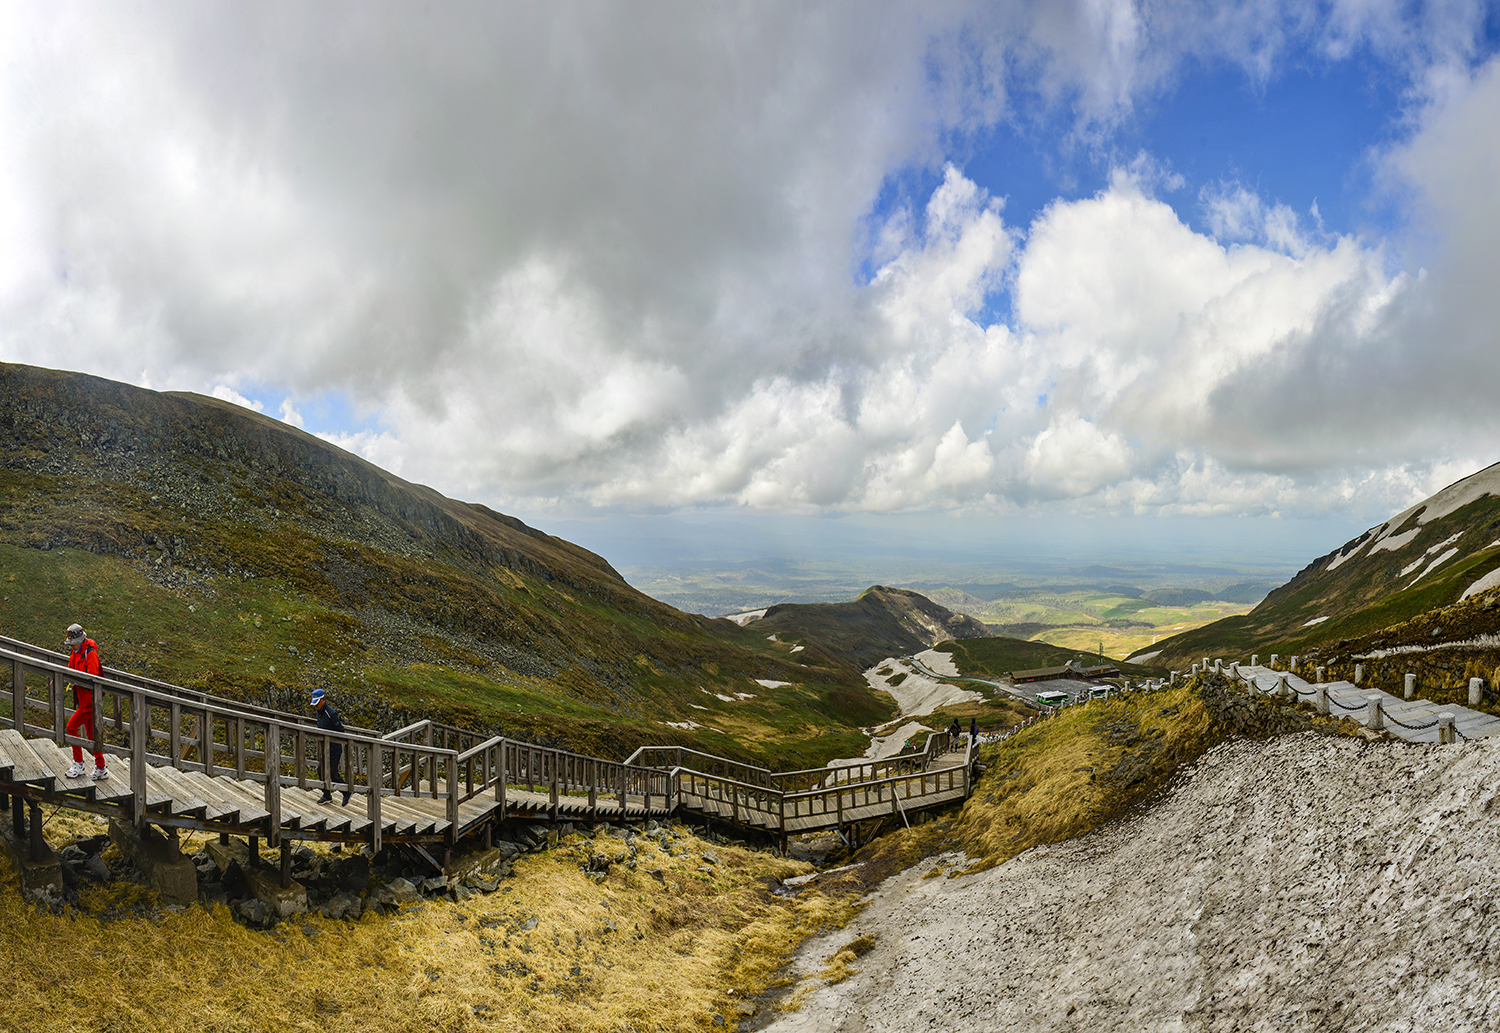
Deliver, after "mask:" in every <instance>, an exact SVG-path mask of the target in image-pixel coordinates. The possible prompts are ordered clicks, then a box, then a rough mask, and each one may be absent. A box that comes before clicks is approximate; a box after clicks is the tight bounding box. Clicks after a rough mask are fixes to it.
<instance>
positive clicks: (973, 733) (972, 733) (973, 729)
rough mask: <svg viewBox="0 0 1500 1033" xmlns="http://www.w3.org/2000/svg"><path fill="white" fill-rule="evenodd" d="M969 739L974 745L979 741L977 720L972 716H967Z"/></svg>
mask: <svg viewBox="0 0 1500 1033" xmlns="http://www.w3.org/2000/svg"><path fill="white" fill-rule="evenodd" d="M969 741H970V742H971V743H975V744H976V745H977V744H978V742H979V722H978V721H977V720H976V719H974V718H972V717H971V718H969Z"/></svg>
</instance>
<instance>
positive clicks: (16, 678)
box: [10, 660, 26, 733]
mask: <svg viewBox="0 0 1500 1033" xmlns="http://www.w3.org/2000/svg"><path fill="white" fill-rule="evenodd" d="M10 672H11V683H10V711H11V718H12V721H13V722H14V723H13V724H12V725H11V727H12V728H15V729H17V730H19V731H20V732H22V733H24V732H25V731H26V666H25V665H24V664H23V663H21V661H19V660H12V661H11V663H10Z"/></svg>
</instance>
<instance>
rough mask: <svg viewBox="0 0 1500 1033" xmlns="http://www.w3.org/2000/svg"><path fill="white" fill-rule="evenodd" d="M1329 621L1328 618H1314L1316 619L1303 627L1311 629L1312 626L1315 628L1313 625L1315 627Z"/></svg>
mask: <svg viewBox="0 0 1500 1033" xmlns="http://www.w3.org/2000/svg"><path fill="white" fill-rule="evenodd" d="M1327 619H1328V618H1327V617H1314V618H1313V619H1312V620H1310V621H1308V622H1307V623H1306V624H1304V625H1302V626H1303V627H1304V628H1310V627H1312V626H1313V625H1314V624H1322V623H1323V622H1324V621H1326V620H1327Z"/></svg>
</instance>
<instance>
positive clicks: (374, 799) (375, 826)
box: [349, 743, 385, 854]
mask: <svg viewBox="0 0 1500 1033" xmlns="http://www.w3.org/2000/svg"><path fill="white" fill-rule="evenodd" d="M382 752H383V748H382V747H381V745H380V744H379V743H376V744H375V745H374V746H371V747H370V770H369V773H368V775H367V776H366V778H365V781H366V782H367V783H369V789H370V802H369V804H368V805H367V807H366V814H367V815H368V816H369V819H370V850H371V852H372V853H377V854H378V853H380V825H381V818H380V783H381V778H380V773H381V772H382V771H384V770H385V758H384V757H383V756H382V755H381V754H382ZM349 777H350V778H353V777H354V773H353V772H350V773H349Z"/></svg>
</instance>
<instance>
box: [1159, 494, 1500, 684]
mask: <svg viewBox="0 0 1500 1033" xmlns="http://www.w3.org/2000/svg"><path fill="white" fill-rule="evenodd" d="M1497 589H1500V464H1496V465H1494V466H1491V467H1488V468H1486V469H1484V470H1481V471H1479V472H1478V473H1476V474H1473V475H1471V476H1469V477H1466V478H1464V479H1463V480H1461V481H1458V482H1457V483H1456V484H1452V485H1449V486H1448V487H1446V488H1444V489H1443V490H1442V491H1440V492H1438V493H1437V494H1436V495H1434V496H1432V497H1431V498H1429V499H1427V500H1426V501H1425V502H1421V503H1418V504H1417V505H1415V506H1412V507H1411V508H1410V509H1407V510H1405V511H1404V512H1401V513H1398V514H1396V515H1395V516H1393V517H1392V518H1391V519H1389V520H1387V521H1386V522H1385V523H1383V524H1381V525H1380V526H1378V527H1372V528H1371V529H1370V530H1368V531H1366V532H1365V533H1364V534H1362V535H1360V536H1359V537H1358V538H1356V539H1354V540H1353V541H1351V542H1348V543H1346V544H1345V545H1344V546H1343V547H1342V548H1339V549H1335V550H1334V551H1333V552H1330V553H1329V554H1328V555H1326V556H1320V557H1319V558H1317V559H1315V560H1313V561H1312V562H1311V563H1309V564H1308V565H1307V567H1306V568H1304V569H1303V570H1302V571H1301V572H1300V573H1298V574H1297V576H1296V577H1294V578H1293V579H1292V580H1291V581H1289V582H1287V583H1286V584H1285V585H1283V586H1281V587H1280V588H1278V589H1276V590H1275V591H1273V592H1271V593H1270V594H1269V595H1267V596H1266V598H1265V599H1264V600H1263V601H1262V602H1261V603H1260V605H1258V606H1257V607H1256V608H1255V609H1254V610H1252V611H1251V612H1250V613H1248V614H1246V615H1243V616H1239V617H1230V618H1227V619H1225V620H1222V621H1217V622H1215V623H1214V624H1210V625H1207V626H1205V627H1202V628H1199V629H1197V630H1195V631H1191V632H1187V633H1184V634H1182V635H1178V636H1175V637H1173V638H1170V639H1164V640H1162V641H1161V642H1160V643H1158V644H1157V645H1156V646H1155V647H1154V650H1155V651H1156V652H1158V653H1159V655H1158V656H1156V657H1155V658H1154V660H1153V662H1154V663H1156V664H1158V665H1162V666H1168V667H1179V668H1185V667H1186V666H1187V665H1188V664H1190V663H1192V662H1193V660H1195V659H1200V658H1202V657H1203V656H1220V655H1222V656H1226V657H1228V656H1239V655H1241V654H1245V653H1249V652H1259V653H1271V652H1279V653H1282V654H1293V653H1296V654H1309V653H1312V652H1313V651H1315V650H1330V649H1337V648H1338V646H1339V644H1340V643H1351V642H1354V641H1355V640H1361V639H1379V638H1381V637H1382V636H1381V634H1380V633H1381V632H1382V631H1384V629H1387V628H1391V627H1393V626H1395V625H1399V624H1402V623H1404V622H1408V621H1411V620H1413V619H1415V618H1418V617H1419V616H1420V615H1422V614H1426V613H1429V612H1431V611H1434V610H1437V609H1440V608H1444V607H1449V606H1453V605H1455V604H1458V603H1460V602H1463V601H1466V600H1470V599H1476V598H1477V599H1483V598H1485V597H1486V596H1487V595H1488V594H1489V593H1490V592H1491V591H1494V590H1497ZM1440 623H1441V622H1439V624H1440ZM1479 623H1480V624H1484V623H1485V620H1484V619H1483V618H1481V619H1480V620H1479ZM1474 624H1475V621H1473V620H1464V621H1449V622H1448V626H1447V631H1446V632H1445V631H1439V633H1438V634H1439V640H1440V641H1447V639H1446V638H1444V637H1443V636H1444V635H1446V634H1448V633H1452V636H1456V638H1455V640H1457V639H1462V638H1468V637H1472V635H1473V634H1474V633H1475V629H1474ZM1495 625H1496V622H1495V621H1493V620H1490V621H1489V622H1488V625H1487V629H1488V630H1489V631H1491V632H1493V631H1495V630H1500V628H1497V627H1496V626H1495ZM1435 626H1437V625H1435ZM1429 644H1436V643H1433V642H1430V643H1429Z"/></svg>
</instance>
